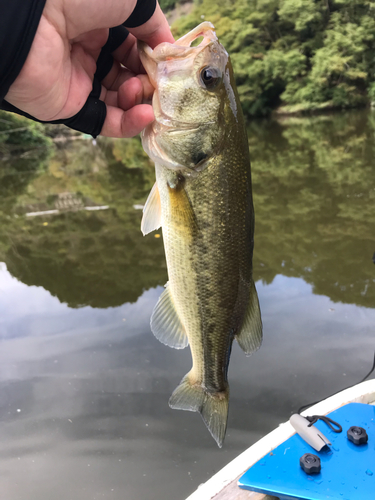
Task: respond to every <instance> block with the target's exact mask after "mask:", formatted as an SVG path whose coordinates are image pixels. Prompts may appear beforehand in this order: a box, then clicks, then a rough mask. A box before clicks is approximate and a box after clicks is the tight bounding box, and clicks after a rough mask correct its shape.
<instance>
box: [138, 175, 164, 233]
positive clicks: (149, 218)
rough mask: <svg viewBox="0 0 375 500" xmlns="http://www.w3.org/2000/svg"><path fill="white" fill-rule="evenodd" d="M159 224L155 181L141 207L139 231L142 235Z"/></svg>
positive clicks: (158, 205) (157, 191) (159, 211)
mask: <svg viewBox="0 0 375 500" xmlns="http://www.w3.org/2000/svg"><path fill="white" fill-rule="evenodd" d="M160 226H161V203H160V194H159V189H158V185H157V183H156V182H155V184H154V186H153V188H152V189H151V191H150V194H149V195H148V198H147V201H146V204H145V206H144V209H143V217H142V222H141V231H142V233H143V236H145V235H146V234H148V233H151V231H154V230H155V229H159V227H160Z"/></svg>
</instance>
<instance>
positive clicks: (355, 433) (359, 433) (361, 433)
mask: <svg viewBox="0 0 375 500" xmlns="http://www.w3.org/2000/svg"><path fill="white" fill-rule="evenodd" d="M346 435H347V436H348V439H349V440H350V441H351V442H352V443H354V444H366V443H367V441H368V435H367V432H366V431H365V429H364V428H363V427H358V426H357V425H353V426H352V427H350V429H349V430H348V432H347V433H346Z"/></svg>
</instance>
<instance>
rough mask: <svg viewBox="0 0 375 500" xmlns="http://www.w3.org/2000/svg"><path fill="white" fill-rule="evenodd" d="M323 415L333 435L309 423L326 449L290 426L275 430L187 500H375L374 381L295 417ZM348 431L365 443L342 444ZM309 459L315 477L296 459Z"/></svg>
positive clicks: (352, 388) (350, 389)
mask: <svg viewBox="0 0 375 500" xmlns="http://www.w3.org/2000/svg"><path fill="white" fill-rule="evenodd" d="M301 415H302V416H307V415H329V416H330V417H331V418H332V419H333V420H335V421H337V422H339V423H340V424H341V425H342V428H343V431H342V432H341V433H339V434H335V433H334V432H332V431H330V430H329V428H328V427H327V426H326V424H325V423H324V422H321V421H318V422H317V423H315V424H314V425H315V427H317V428H318V429H319V430H320V431H321V432H322V433H323V434H324V435H325V436H326V437H327V438H328V439H329V440H330V442H331V443H332V445H331V446H329V448H327V447H325V448H323V449H322V450H321V451H320V452H317V451H315V450H314V449H313V448H312V447H311V446H310V445H309V444H307V443H306V442H305V441H304V440H303V439H302V438H301V437H300V436H299V435H298V434H296V432H295V429H294V428H293V427H292V425H291V424H290V422H289V421H288V422H285V423H283V424H281V425H280V426H279V427H278V428H277V429H275V430H274V431H272V432H270V433H269V434H267V435H266V436H264V437H263V438H262V439H260V440H259V441H258V442H257V443H255V444H254V445H252V446H251V447H250V448H248V449H247V450H246V451H244V452H243V453H242V454H241V455H239V456H238V457H237V458H235V459H234V460H233V461H232V462H230V463H229V464H228V465H227V466H225V467H224V468H223V469H222V470H221V471H219V472H218V473H217V474H215V475H214V476H213V477H212V478H211V479H210V480H209V481H207V482H206V483H204V484H203V485H201V486H200V487H199V488H198V489H197V490H196V491H195V492H194V493H193V494H192V495H190V496H189V497H188V499H187V500H228V499H230V500H277V499H280V500H323V499H324V500H375V380H368V381H366V382H362V383H361V384H358V385H356V386H354V387H351V388H349V389H346V390H344V391H342V392H340V393H338V394H336V395H334V396H331V397H330V398H327V399H325V400H324V401H321V402H320V403H318V404H316V405H314V406H312V407H310V408H308V409H307V410H306V411H304V412H303V413H301ZM352 425H355V426H360V427H363V428H364V429H366V432H367V434H368V443H367V444H365V445H359V446H356V445H355V444H353V443H352V442H350V441H349V440H348V438H347V430H348V428H349V427H351V426H352ZM305 453H313V454H314V455H317V456H319V458H320V460H321V467H322V468H321V472H320V473H318V474H314V475H307V474H306V473H305V472H304V471H303V470H302V469H301V467H300V464H299V458H300V457H301V456H302V455H303V454H305Z"/></svg>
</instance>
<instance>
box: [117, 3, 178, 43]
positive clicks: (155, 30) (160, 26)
mask: <svg viewBox="0 0 375 500" xmlns="http://www.w3.org/2000/svg"><path fill="white" fill-rule="evenodd" d="M125 26H126V22H125ZM126 27H127V29H128V30H129V31H130V33H132V35H134V36H135V37H136V38H138V39H139V40H143V41H144V42H146V43H147V44H148V45H149V46H150V47H151V48H152V49H154V48H155V47H156V46H157V45H159V43H163V42H169V43H174V38H173V35H172V33H171V29H170V27H169V24H168V21H167V19H166V17H165V15H164V14H163V12H162V10H161V8H160V5H159V4H158V3H157V4H156V8H155V12H154V14H153V15H152V17H151V18H150V19H149V20H148V21H147V22H145V23H144V24H142V26H138V27H137V28H131V27H128V26H126Z"/></svg>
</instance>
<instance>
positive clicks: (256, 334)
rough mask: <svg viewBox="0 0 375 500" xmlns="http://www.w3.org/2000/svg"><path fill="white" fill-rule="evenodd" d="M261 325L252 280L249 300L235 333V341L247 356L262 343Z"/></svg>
mask: <svg viewBox="0 0 375 500" xmlns="http://www.w3.org/2000/svg"><path fill="white" fill-rule="evenodd" d="M262 338H263V327H262V318H261V315H260V308H259V300H258V294H257V291H256V288H255V284H254V281H251V286H250V301H249V305H248V307H247V310H246V313H245V317H244V320H243V323H242V328H241V330H240V331H239V332H238V334H237V335H236V339H237V342H238V344H239V346H240V347H241V349H242V350H243V351H244V352H245V354H246V355H247V356H249V355H250V354H252V353H253V352H254V351H256V350H258V349H259V347H260V346H261V344H262Z"/></svg>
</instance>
